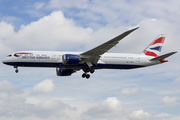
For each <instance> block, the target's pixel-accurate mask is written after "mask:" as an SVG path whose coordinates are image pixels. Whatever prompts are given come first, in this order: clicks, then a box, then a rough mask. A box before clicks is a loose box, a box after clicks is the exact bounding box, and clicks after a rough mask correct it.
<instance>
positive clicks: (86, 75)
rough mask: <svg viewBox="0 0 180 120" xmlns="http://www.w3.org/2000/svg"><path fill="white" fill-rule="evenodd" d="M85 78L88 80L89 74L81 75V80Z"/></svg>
mask: <svg viewBox="0 0 180 120" xmlns="http://www.w3.org/2000/svg"><path fill="white" fill-rule="evenodd" d="M85 77H86V78H87V79H88V78H90V75H89V74H86V73H83V74H82V78H85Z"/></svg>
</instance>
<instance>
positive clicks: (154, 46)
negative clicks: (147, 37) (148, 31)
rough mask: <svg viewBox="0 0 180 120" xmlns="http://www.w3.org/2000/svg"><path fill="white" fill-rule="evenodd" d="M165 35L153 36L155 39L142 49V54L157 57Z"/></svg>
mask: <svg viewBox="0 0 180 120" xmlns="http://www.w3.org/2000/svg"><path fill="white" fill-rule="evenodd" d="M164 40H165V35H163V34H161V35H159V36H157V37H156V38H155V40H154V41H153V42H152V43H151V44H150V45H149V46H148V47H147V48H146V49H145V50H144V51H143V54H145V55H147V56H152V57H158V56H159V55H160V52H161V49H162V46H163V43H164Z"/></svg>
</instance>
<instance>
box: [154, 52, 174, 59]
mask: <svg viewBox="0 0 180 120" xmlns="http://www.w3.org/2000/svg"><path fill="white" fill-rule="evenodd" d="M175 53H177V52H171V53H167V54H165V55H161V56H159V57H156V58H153V59H151V60H152V61H156V60H163V59H165V58H167V57H169V56H171V55H173V54H175Z"/></svg>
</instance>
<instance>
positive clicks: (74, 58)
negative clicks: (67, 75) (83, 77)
mask: <svg viewBox="0 0 180 120" xmlns="http://www.w3.org/2000/svg"><path fill="white" fill-rule="evenodd" d="M62 60H63V64H64V65H73V64H74V65H75V64H79V62H80V57H79V55H73V54H64V55H63V56H62Z"/></svg>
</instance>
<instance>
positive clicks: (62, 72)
mask: <svg viewBox="0 0 180 120" xmlns="http://www.w3.org/2000/svg"><path fill="white" fill-rule="evenodd" d="M72 73H74V70H72V69H62V68H56V74H57V76H70V75H71V74H72Z"/></svg>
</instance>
